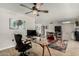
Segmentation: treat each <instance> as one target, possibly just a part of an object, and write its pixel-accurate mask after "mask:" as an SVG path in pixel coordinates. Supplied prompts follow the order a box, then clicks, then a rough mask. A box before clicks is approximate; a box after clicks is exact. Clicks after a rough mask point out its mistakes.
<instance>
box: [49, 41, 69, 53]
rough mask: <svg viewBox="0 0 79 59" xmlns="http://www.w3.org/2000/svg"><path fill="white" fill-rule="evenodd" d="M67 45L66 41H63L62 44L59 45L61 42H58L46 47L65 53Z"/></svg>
mask: <svg viewBox="0 0 79 59" xmlns="http://www.w3.org/2000/svg"><path fill="white" fill-rule="evenodd" d="M67 45H68V40H63V44H61V42H60V41H58V42H56V43H52V44H49V45H48V47H49V48H53V49H56V50H58V51H61V52H64V53H65V51H66V49H67Z"/></svg>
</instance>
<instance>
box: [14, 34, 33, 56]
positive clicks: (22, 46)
mask: <svg viewBox="0 0 79 59" xmlns="http://www.w3.org/2000/svg"><path fill="white" fill-rule="evenodd" d="M14 36H15V41H16V47H15V49H16V50H18V52H21V53H20V56H27V54H26V53H25V51H26V50H29V49H30V48H32V46H31V42H29V43H28V44H24V43H23V42H22V40H21V39H22V35H21V34H15V35H14Z"/></svg>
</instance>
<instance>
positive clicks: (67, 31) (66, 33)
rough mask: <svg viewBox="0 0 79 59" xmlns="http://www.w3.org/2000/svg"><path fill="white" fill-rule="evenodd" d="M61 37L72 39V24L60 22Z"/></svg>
mask: <svg viewBox="0 0 79 59" xmlns="http://www.w3.org/2000/svg"><path fill="white" fill-rule="evenodd" d="M62 39H63V40H71V39H74V24H73V23H69V24H62Z"/></svg>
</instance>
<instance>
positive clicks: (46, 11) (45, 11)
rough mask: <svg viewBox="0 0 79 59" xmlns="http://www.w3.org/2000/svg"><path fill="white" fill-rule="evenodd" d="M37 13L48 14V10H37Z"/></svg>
mask: <svg viewBox="0 0 79 59" xmlns="http://www.w3.org/2000/svg"><path fill="white" fill-rule="evenodd" d="M38 12H44V13H48V10H38Z"/></svg>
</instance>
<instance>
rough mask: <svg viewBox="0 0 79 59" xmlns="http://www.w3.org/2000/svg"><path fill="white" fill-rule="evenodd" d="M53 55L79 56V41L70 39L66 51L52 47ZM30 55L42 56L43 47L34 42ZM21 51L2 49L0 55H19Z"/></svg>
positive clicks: (46, 52)
mask: <svg viewBox="0 0 79 59" xmlns="http://www.w3.org/2000/svg"><path fill="white" fill-rule="evenodd" d="M50 51H51V54H52V56H79V42H77V41H73V40H69V42H68V47H67V50H66V52H65V53H63V52H60V51H57V50H54V49H51V48H50ZM30 52H31V55H30V56H41V55H42V48H41V47H40V46H39V45H38V44H36V43H32V49H31V50H30ZM18 55H19V52H18V51H16V50H15V48H10V49H6V50H3V51H0V56H18ZM45 56H49V54H48V51H47V49H45Z"/></svg>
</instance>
